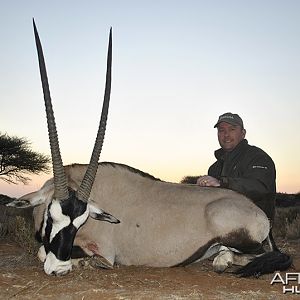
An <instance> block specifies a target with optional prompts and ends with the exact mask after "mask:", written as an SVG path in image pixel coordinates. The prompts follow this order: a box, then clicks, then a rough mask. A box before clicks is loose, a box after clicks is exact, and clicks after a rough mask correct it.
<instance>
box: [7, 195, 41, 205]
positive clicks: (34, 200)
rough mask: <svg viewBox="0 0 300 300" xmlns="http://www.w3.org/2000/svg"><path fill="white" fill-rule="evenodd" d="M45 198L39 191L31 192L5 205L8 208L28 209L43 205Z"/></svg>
mask: <svg viewBox="0 0 300 300" xmlns="http://www.w3.org/2000/svg"><path fill="white" fill-rule="evenodd" d="M45 200H46V198H45V196H43V195H42V194H41V193H40V191H37V192H33V193H29V194H26V195H24V196H22V197H21V198H18V199H15V200H14V201H12V202H10V203H8V204H6V206H9V207H15V208H28V207H35V206H38V205H41V204H43V203H45Z"/></svg>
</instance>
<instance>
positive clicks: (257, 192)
mask: <svg viewBox="0 0 300 300" xmlns="http://www.w3.org/2000/svg"><path fill="white" fill-rule="evenodd" d="M215 157H216V158H217V161H216V162H215V163H214V164H213V165H212V166H210V168H209V170H208V175H210V176H212V177H215V178H217V179H219V180H220V182H221V187H223V188H228V189H231V190H234V191H237V192H240V193H241V194H244V195H246V196H247V197H249V198H250V199H251V200H252V201H253V202H254V203H255V204H256V205H257V206H259V207H260V208H261V209H262V210H263V211H264V212H265V213H266V214H267V216H268V217H269V218H270V219H271V220H273V219H274V213H275V196H276V169H275V165H274V162H273V160H272V159H271V157H270V156H269V155H268V154H267V153H265V152H264V151H263V150H261V149H260V148H258V147H255V146H250V145H249V144H248V141H247V140H246V139H244V140H242V141H241V142H240V143H239V144H238V145H237V146H236V147H235V148H234V150H232V151H231V152H225V151H224V150H223V149H222V148H221V149H218V150H216V151H215Z"/></svg>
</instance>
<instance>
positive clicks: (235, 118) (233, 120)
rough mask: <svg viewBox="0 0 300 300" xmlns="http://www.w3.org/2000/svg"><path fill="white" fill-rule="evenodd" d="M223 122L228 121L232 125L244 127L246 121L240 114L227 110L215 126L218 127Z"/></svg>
mask: <svg viewBox="0 0 300 300" xmlns="http://www.w3.org/2000/svg"><path fill="white" fill-rule="evenodd" d="M221 122H226V123H229V124H231V125H239V126H241V127H242V128H244V123H243V120H242V118H241V117H240V116H239V115H238V114H233V113H231V112H227V113H225V114H223V115H221V116H220V117H219V119H218V122H217V124H216V125H215V126H214V128H216V127H217V126H218V125H219V124H220V123H221Z"/></svg>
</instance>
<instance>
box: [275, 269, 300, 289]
mask: <svg viewBox="0 0 300 300" xmlns="http://www.w3.org/2000/svg"><path fill="white" fill-rule="evenodd" d="M279 283H281V284H282V293H283V294H288V293H291V294H300V286H299V285H300V273H286V274H285V275H281V274H280V273H279V272H276V273H275V275H274V277H273V279H272V280H271V283H270V284H271V285H273V284H279Z"/></svg>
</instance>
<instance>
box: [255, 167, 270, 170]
mask: <svg viewBox="0 0 300 300" xmlns="http://www.w3.org/2000/svg"><path fill="white" fill-rule="evenodd" d="M252 169H265V170H267V169H268V167H266V166H252Z"/></svg>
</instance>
